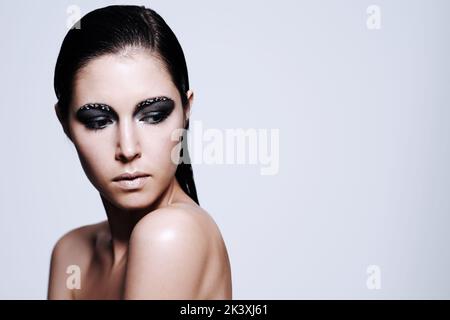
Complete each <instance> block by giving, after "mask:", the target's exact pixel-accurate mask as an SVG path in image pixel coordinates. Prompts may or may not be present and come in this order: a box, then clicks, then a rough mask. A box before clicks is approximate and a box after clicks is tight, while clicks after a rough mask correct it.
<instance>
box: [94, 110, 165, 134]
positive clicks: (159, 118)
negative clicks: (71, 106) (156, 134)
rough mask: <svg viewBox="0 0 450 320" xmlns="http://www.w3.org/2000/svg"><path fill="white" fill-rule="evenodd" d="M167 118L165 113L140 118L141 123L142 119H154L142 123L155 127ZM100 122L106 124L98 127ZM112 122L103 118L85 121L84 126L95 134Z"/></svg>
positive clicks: (154, 113)
mask: <svg viewBox="0 0 450 320" xmlns="http://www.w3.org/2000/svg"><path fill="white" fill-rule="evenodd" d="M168 116H169V114H167V113H165V112H153V113H148V114H146V115H145V116H143V117H142V118H141V121H142V120H144V119H149V118H151V119H155V118H156V120H153V121H151V122H148V121H144V122H146V123H148V124H155V125H156V124H158V123H161V122H162V121H164V120H165V119H166V118H167V117H168ZM102 122H106V124H104V125H100V124H99V123H102ZM113 122H114V121H113V120H111V119H108V118H105V117H99V118H94V119H93V120H89V121H87V122H86V123H85V126H86V128H88V129H90V130H94V132H95V131H97V130H102V129H104V128H106V127H107V126H108V124H111V123H113Z"/></svg>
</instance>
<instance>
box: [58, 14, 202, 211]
mask: <svg viewBox="0 0 450 320" xmlns="http://www.w3.org/2000/svg"><path fill="white" fill-rule="evenodd" d="M129 47H138V48H144V49H148V50H149V51H150V52H151V54H152V55H154V56H155V57H156V58H158V59H160V60H161V61H162V62H163V65H164V67H165V68H166V70H167V71H168V73H169V74H170V76H171V79H172V81H173V83H174V85H175V86H176V88H177V89H178V92H179V93H180V97H181V103H182V105H183V108H185V107H186V105H187V103H188V99H187V91H188V90H189V80H188V71H187V66H186V60H185V58H184V53H183V50H182V48H181V45H180V43H179V42H178V39H177V38H176V36H175V34H174V33H173V31H172V30H171V29H170V27H169V26H168V25H167V24H166V22H165V21H164V20H163V18H162V17H161V16H160V15H159V14H158V13H156V12H155V11H154V10H152V9H149V8H145V7H144V6H131V5H113V6H108V7H104V8H100V9H96V10H94V11H91V12H89V13H88V14H86V15H85V16H83V17H82V18H81V19H80V20H79V21H77V22H76V23H75V24H74V26H73V27H72V29H70V30H69V32H68V33H67V35H66V36H65V38H64V41H63V43H62V46H61V50H60V52H59V55H58V59H57V62H56V67H55V77H54V88H55V93H56V97H57V98H58V108H59V112H60V115H61V120H62V121H67V116H68V109H69V105H70V102H71V99H72V90H73V82H74V77H75V75H76V72H77V71H78V70H80V69H81V68H82V67H83V66H85V65H86V64H87V63H88V62H89V61H91V60H92V59H94V58H96V57H99V56H101V55H104V54H115V53H120V52H121V51H123V50H124V49H127V48H129ZM185 129H189V120H188V121H187V123H186V127H185ZM181 152H182V158H181V159H184V160H186V161H182V162H181V163H180V164H179V165H178V167H177V170H176V173H175V177H176V179H177V180H178V183H179V184H180V186H181V188H182V189H183V190H184V192H186V193H187V194H188V195H189V196H190V197H191V198H192V199H193V200H194V201H195V202H196V203H197V204H199V201H198V197H197V191H196V188H195V183H194V177H193V173H192V166H191V164H190V158H189V152H188V149H187V141H186V138H185V137H184V136H183V137H182V151H181ZM183 153H185V154H184V155H183Z"/></svg>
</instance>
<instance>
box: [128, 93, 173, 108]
mask: <svg viewBox="0 0 450 320" xmlns="http://www.w3.org/2000/svg"><path fill="white" fill-rule="evenodd" d="M159 101H173V100H172V99H170V98H168V97H165V96H158V97H153V98H148V99H145V100H142V101H141V102H139V103H138V104H137V105H136V110H135V112H138V111H139V110H141V109H142V108H143V107H147V106H149V105H151V104H153V103H155V102H159Z"/></svg>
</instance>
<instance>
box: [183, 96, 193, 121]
mask: <svg viewBox="0 0 450 320" xmlns="http://www.w3.org/2000/svg"><path fill="white" fill-rule="evenodd" d="M186 96H187V99H188V104H187V106H186V108H185V109H184V117H185V119H186V120H185V124H187V123H188V121H189V118H190V116H191V111H192V104H193V103H194V91H192V90H188V91H187V92H186Z"/></svg>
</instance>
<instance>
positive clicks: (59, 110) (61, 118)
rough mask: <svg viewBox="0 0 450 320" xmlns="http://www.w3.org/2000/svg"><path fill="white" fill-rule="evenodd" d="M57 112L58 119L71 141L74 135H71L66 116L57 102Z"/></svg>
mask: <svg viewBox="0 0 450 320" xmlns="http://www.w3.org/2000/svg"><path fill="white" fill-rule="evenodd" d="M55 113H56V117H57V118H58V121H59V123H60V124H61V127H62V128H63V130H64V133H65V134H66V136H67V138H69V139H70V141H72V137H71V136H70V131H69V128H68V127H67V122H66V121H65V120H64V118H63V116H62V114H61V109H60V107H59V105H58V103H55Z"/></svg>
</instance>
